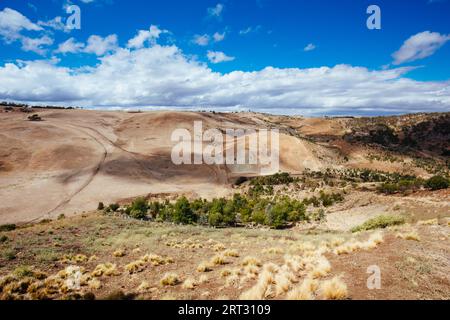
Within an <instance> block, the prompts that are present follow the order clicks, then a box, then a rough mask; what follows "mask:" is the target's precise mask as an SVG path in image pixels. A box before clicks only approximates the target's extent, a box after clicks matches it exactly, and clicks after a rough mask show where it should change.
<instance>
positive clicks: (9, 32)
mask: <svg viewBox="0 0 450 320" xmlns="http://www.w3.org/2000/svg"><path fill="white" fill-rule="evenodd" d="M22 30H27V31H41V30H43V29H42V27H40V26H38V25H37V24H35V23H33V22H31V21H30V20H29V19H28V18H27V17H25V16H24V15H23V14H21V13H20V12H18V11H16V10H13V9H10V8H5V9H3V10H2V11H0V35H1V36H2V37H4V38H5V39H6V40H9V41H11V40H16V39H17V38H19V37H20V32H21V31H22Z"/></svg>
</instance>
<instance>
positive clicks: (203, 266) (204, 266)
mask: <svg viewBox="0 0 450 320" xmlns="http://www.w3.org/2000/svg"><path fill="white" fill-rule="evenodd" d="M210 271H212V265H211V263H209V262H207V261H203V262H201V263H200V264H199V265H198V266H197V272H210Z"/></svg>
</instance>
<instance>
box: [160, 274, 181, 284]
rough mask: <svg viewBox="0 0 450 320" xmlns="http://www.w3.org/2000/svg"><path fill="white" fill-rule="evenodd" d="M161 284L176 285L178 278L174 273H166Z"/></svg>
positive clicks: (178, 281)
mask: <svg viewBox="0 0 450 320" xmlns="http://www.w3.org/2000/svg"><path fill="white" fill-rule="evenodd" d="M160 283H161V285H162V286H176V285H177V284H178V283H180V278H179V277H178V275H177V274H176V273H166V274H165V275H164V276H163V277H162V279H161V281H160Z"/></svg>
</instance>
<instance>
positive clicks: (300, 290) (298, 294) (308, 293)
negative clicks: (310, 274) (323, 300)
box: [286, 278, 319, 300]
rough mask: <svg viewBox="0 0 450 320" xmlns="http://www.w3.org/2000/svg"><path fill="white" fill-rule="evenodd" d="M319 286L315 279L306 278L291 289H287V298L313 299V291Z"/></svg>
mask: <svg viewBox="0 0 450 320" xmlns="http://www.w3.org/2000/svg"><path fill="white" fill-rule="evenodd" d="M318 288H319V282H318V281H317V280H314V279H311V278H306V279H304V280H303V282H302V284H301V285H300V286H298V287H296V288H294V289H293V290H291V291H289V292H288V293H287V295H286V299H287V300H314V299H315V295H314V294H315V292H316V291H317V289H318Z"/></svg>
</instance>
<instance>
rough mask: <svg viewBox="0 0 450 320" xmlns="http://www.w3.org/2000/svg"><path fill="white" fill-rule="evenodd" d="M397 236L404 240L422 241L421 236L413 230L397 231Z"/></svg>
mask: <svg viewBox="0 0 450 320" xmlns="http://www.w3.org/2000/svg"><path fill="white" fill-rule="evenodd" d="M396 236H397V238H401V239H404V240H412V241H420V236H419V234H418V233H417V232H416V231H411V232H408V233H397V235H396Z"/></svg>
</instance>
